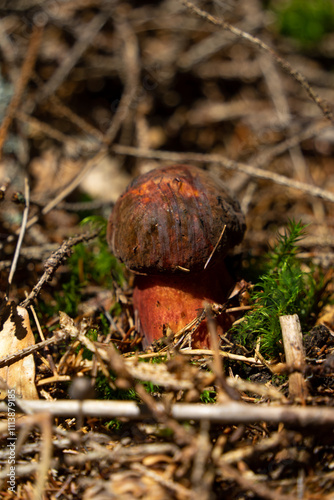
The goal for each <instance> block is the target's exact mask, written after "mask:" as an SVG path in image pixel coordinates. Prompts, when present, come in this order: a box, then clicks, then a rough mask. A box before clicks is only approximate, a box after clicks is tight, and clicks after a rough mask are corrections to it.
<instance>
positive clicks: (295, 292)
mask: <svg viewBox="0 0 334 500" xmlns="http://www.w3.org/2000/svg"><path fill="white" fill-rule="evenodd" d="M304 233H305V227H304V226H303V225H302V224H301V223H300V222H298V223H297V222H294V221H291V222H290V223H289V225H288V228H287V230H286V232H285V234H284V235H279V236H278V239H277V244H276V245H275V247H274V248H272V249H271V251H270V252H269V254H268V255H267V259H266V266H265V272H264V274H263V275H262V276H261V277H260V278H259V280H258V282H257V283H256V284H255V286H254V288H253V290H252V291H251V301H252V304H253V308H252V310H251V311H250V313H248V314H247V315H246V316H245V317H244V320H243V321H242V322H241V323H239V324H238V325H237V326H236V327H235V328H234V329H233V331H234V332H235V339H236V340H237V342H239V343H241V344H243V345H245V346H246V347H247V348H249V349H251V348H253V347H254V345H255V343H256V342H257V339H258V338H259V337H260V346H261V352H264V353H266V354H267V355H269V356H276V355H278V354H279V353H280V352H282V351H283V346H282V338H281V328H280V323H279V317H280V316H282V315H286V314H298V316H299V319H300V321H301V324H302V328H303V329H307V328H308V326H309V323H310V319H311V313H312V312H314V311H316V308H317V305H318V302H319V300H320V295H321V290H322V288H323V279H322V277H321V276H320V275H319V272H318V275H319V276H318V278H317V279H316V277H315V274H316V273H315V270H311V271H309V272H306V271H304V270H303V269H302V264H301V260H300V259H299V258H298V252H299V251H300V248H299V246H298V243H299V241H300V240H301V239H302V238H303V236H304Z"/></svg>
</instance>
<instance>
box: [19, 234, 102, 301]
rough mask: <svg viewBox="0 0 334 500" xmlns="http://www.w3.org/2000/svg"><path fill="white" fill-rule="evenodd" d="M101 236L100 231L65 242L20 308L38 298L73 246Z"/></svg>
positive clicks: (52, 257) (48, 260)
mask: <svg viewBox="0 0 334 500" xmlns="http://www.w3.org/2000/svg"><path fill="white" fill-rule="evenodd" d="M98 234H99V231H94V232H92V233H85V234H82V235H80V236H76V237H74V238H70V239H69V240H67V241H64V243H62V244H61V246H60V247H59V248H58V250H56V251H55V252H53V253H52V254H51V256H50V257H49V258H48V259H47V261H46V262H45V264H44V268H45V271H44V274H43V275H42V277H41V278H40V280H39V281H38V283H37V284H36V285H35V286H34V288H33V289H32V291H31V292H30V294H29V295H28V297H27V298H26V299H24V300H23V301H22V302H21V304H20V306H21V307H28V306H29V305H30V304H31V302H32V301H33V300H34V299H35V298H36V297H37V295H38V294H39V292H40V291H41V288H42V286H43V285H44V284H45V283H46V282H48V281H50V279H51V277H52V275H53V274H54V273H55V271H56V270H57V269H58V267H59V266H60V265H61V264H62V263H63V262H64V260H66V258H67V257H69V255H70V254H71V249H72V247H73V246H75V245H77V244H78V243H82V242H83V241H89V240H92V239H93V238H96V236H97V235H98Z"/></svg>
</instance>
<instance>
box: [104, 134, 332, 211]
mask: <svg viewBox="0 0 334 500" xmlns="http://www.w3.org/2000/svg"><path fill="white" fill-rule="evenodd" d="M112 150H113V151H115V153H118V154H122V155H129V156H136V157H140V158H157V159H160V160H168V161H172V162H180V163H183V162H192V161H193V162H200V163H216V164H218V165H221V166H223V167H224V168H226V169H227V170H236V171H238V172H244V173H245V174H247V175H249V176H251V177H256V178H258V179H266V180H269V181H272V182H275V183H276V184H280V185H282V186H287V187H289V188H292V189H297V190H298V191H302V192H303V193H307V194H309V195H311V196H314V197H316V198H321V199H322V200H326V201H330V202H332V203H334V193H331V192H330V191H326V190H325V189H322V188H320V187H317V186H311V185H310V184H306V182H300V181H295V180H294V179H289V178H288V177H285V176H284V175H280V174H276V173H275V172H268V171H266V170H263V169H261V168H257V167H253V166H251V165H247V164H245V163H239V162H236V161H233V160H230V159H228V158H225V157H224V156H221V155H217V154H201V153H175V152H173V151H159V150H153V149H139V148H134V147H131V146H122V145H121V144H115V145H114V146H113V147H112Z"/></svg>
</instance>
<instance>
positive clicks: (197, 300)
mask: <svg viewBox="0 0 334 500" xmlns="http://www.w3.org/2000/svg"><path fill="white" fill-rule="evenodd" d="M232 286H233V280H232V278H231V276H230V275H229V273H228V272H227V270H226V267H225V265H224V264H220V266H219V268H218V267H217V266H216V267H213V268H211V269H208V270H205V271H202V272H201V273H196V274H194V273H191V274H184V275H182V276H176V275H173V276H167V277H166V276H153V277H152V276H136V277H135V282H134V292H133V305H134V309H135V311H137V312H138V317H139V321H140V333H141V334H142V335H143V345H144V347H147V346H148V345H150V344H151V343H152V342H153V341H154V340H157V339H160V338H161V337H163V336H164V335H166V334H168V333H169V329H170V330H171V331H172V332H174V333H177V332H178V331H179V330H181V329H182V328H184V327H185V326H186V325H187V324H189V323H190V322H191V321H193V320H194V319H195V318H196V317H197V316H198V314H199V313H200V311H201V310H202V309H203V305H204V302H209V303H218V304H222V303H224V302H225V301H226V300H227V298H228V293H229V291H230V289H231V288H232ZM234 319H235V318H234V317H232V316H231V315H229V314H227V313H222V314H220V315H219V316H218V317H217V318H216V323H217V333H218V334H222V333H224V332H226V331H227V330H228V329H229V328H230V327H231V325H232V323H233V321H234ZM191 345H192V347H193V348H202V347H210V339H209V334H208V330H207V324H206V321H203V322H202V323H201V324H200V325H199V327H198V328H197V330H196V331H195V332H194V334H193V335H192V344H191Z"/></svg>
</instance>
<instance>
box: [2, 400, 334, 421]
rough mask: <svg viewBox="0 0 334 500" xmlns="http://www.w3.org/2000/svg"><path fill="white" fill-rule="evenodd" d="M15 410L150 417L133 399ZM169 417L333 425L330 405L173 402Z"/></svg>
mask: <svg viewBox="0 0 334 500" xmlns="http://www.w3.org/2000/svg"><path fill="white" fill-rule="evenodd" d="M16 403H17V412H20V410H21V412H22V413H29V414H30V413H39V412H48V413H50V414H51V415H53V416H61V417H66V418H67V417H77V416H79V415H81V414H82V415H84V416H86V417H100V418H128V419H132V420H133V419H135V420H138V419H144V418H152V412H151V411H149V409H148V408H147V406H144V405H138V404H136V403H135V402H133V401H100V400H86V401H78V400H59V401H40V400H39V401H32V400H23V399H21V400H17V401H16ZM156 407H157V409H158V411H159V412H164V411H165V408H164V405H163V404H161V403H157V404H156ZM0 412H7V405H6V403H0ZM170 416H171V417H172V418H174V419H176V420H198V421H201V420H208V421H210V422H215V423H220V424H234V425H237V424H254V423H256V422H267V423H272V424H279V423H284V424H286V425H289V426H293V427H298V428H299V427H308V426H312V427H313V426H314V427H317V428H318V427H320V426H333V425H334V408H330V407H326V406H317V407H315V406H312V407H300V406H284V405H280V406H267V405H266V406H264V405H260V404H259V405H254V404H250V405H248V404H245V403H239V402H234V401H233V402H231V403H228V404H199V403H189V404H188V403H176V404H174V405H172V406H171V408H170Z"/></svg>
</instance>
